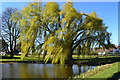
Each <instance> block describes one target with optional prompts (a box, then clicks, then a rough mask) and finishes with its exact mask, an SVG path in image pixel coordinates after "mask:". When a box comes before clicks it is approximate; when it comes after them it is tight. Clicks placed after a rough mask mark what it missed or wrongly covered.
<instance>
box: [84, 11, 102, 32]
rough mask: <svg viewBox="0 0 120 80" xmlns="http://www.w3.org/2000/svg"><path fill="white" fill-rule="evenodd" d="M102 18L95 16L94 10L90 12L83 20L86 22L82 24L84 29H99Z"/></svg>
mask: <svg viewBox="0 0 120 80" xmlns="http://www.w3.org/2000/svg"><path fill="white" fill-rule="evenodd" d="M102 21H103V20H102V19H101V18H99V17H97V14H96V13H95V12H92V13H90V14H89V15H88V16H86V18H85V22H87V23H86V24H85V26H84V28H85V29H89V30H90V29H93V30H100V28H101V26H102V25H103V24H102Z"/></svg>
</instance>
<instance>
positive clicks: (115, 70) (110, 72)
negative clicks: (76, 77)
mask: <svg viewBox="0 0 120 80" xmlns="http://www.w3.org/2000/svg"><path fill="white" fill-rule="evenodd" d="M119 67H120V62H116V63H114V64H113V65H112V67H111V68H109V69H107V70H104V71H103V72H100V73H98V74H96V75H94V76H91V77H90V78H105V79H107V78H111V77H112V76H113V75H114V74H115V73H118V72H120V69H118V68H119Z"/></svg>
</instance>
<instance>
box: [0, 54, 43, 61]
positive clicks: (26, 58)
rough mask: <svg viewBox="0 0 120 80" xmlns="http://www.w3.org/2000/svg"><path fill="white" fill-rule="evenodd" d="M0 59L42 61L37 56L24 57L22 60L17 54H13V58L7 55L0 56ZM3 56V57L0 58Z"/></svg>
mask: <svg viewBox="0 0 120 80" xmlns="http://www.w3.org/2000/svg"><path fill="white" fill-rule="evenodd" d="M0 57H1V59H0V61H43V58H42V57H40V58H37V57H25V58H24V59H23V60H21V59H20V56H19V55H14V58H12V59H11V58H10V56H9V55H7V56H0ZM2 58H3V59H2Z"/></svg>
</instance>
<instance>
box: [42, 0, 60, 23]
mask: <svg viewBox="0 0 120 80" xmlns="http://www.w3.org/2000/svg"><path fill="white" fill-rule="evenodd" d="M58 16H59V5H58V4H57V3H55V2H49V3H46V5H45V7H44V11H43V18H44V20H45V21H50V22H51V24H52V23H53V22H54V21H58ZM48 17H49V18H48Z"/></svg>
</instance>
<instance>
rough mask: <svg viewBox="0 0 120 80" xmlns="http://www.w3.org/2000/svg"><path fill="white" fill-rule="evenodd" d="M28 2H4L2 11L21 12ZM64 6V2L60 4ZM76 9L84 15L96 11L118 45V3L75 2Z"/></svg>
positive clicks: (112, 40) (113, 41)
mask: <svg viewBox="0 0 120 80" xmlns="http://www.w3.org/2000/svg"><path fill="white" fill-rule="evenodd" d="M27 4H28V2H3V3H2V10H1V9H0V12H1V11H4V10H5V8H7V7H13V8H18V9H19V10H21V9H22V8H24V7H25V6H27ZM59 4H60V5H63V4H64V2H61V3H59ZM74 7H75V8H76V9H77V10H79V11H80V12H83V13H88V14H89V13H91V12H92V11H95V12H96V13H97V14H98V16H99V17H100V18H102V19H103V20H104V23H105V24H106V26H108V27H109V28H108V31H109V32H111V33H112V36H111V42H112V43H113V44H116V45H117V44H118V2H75V3H74Z"/></svg>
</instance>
